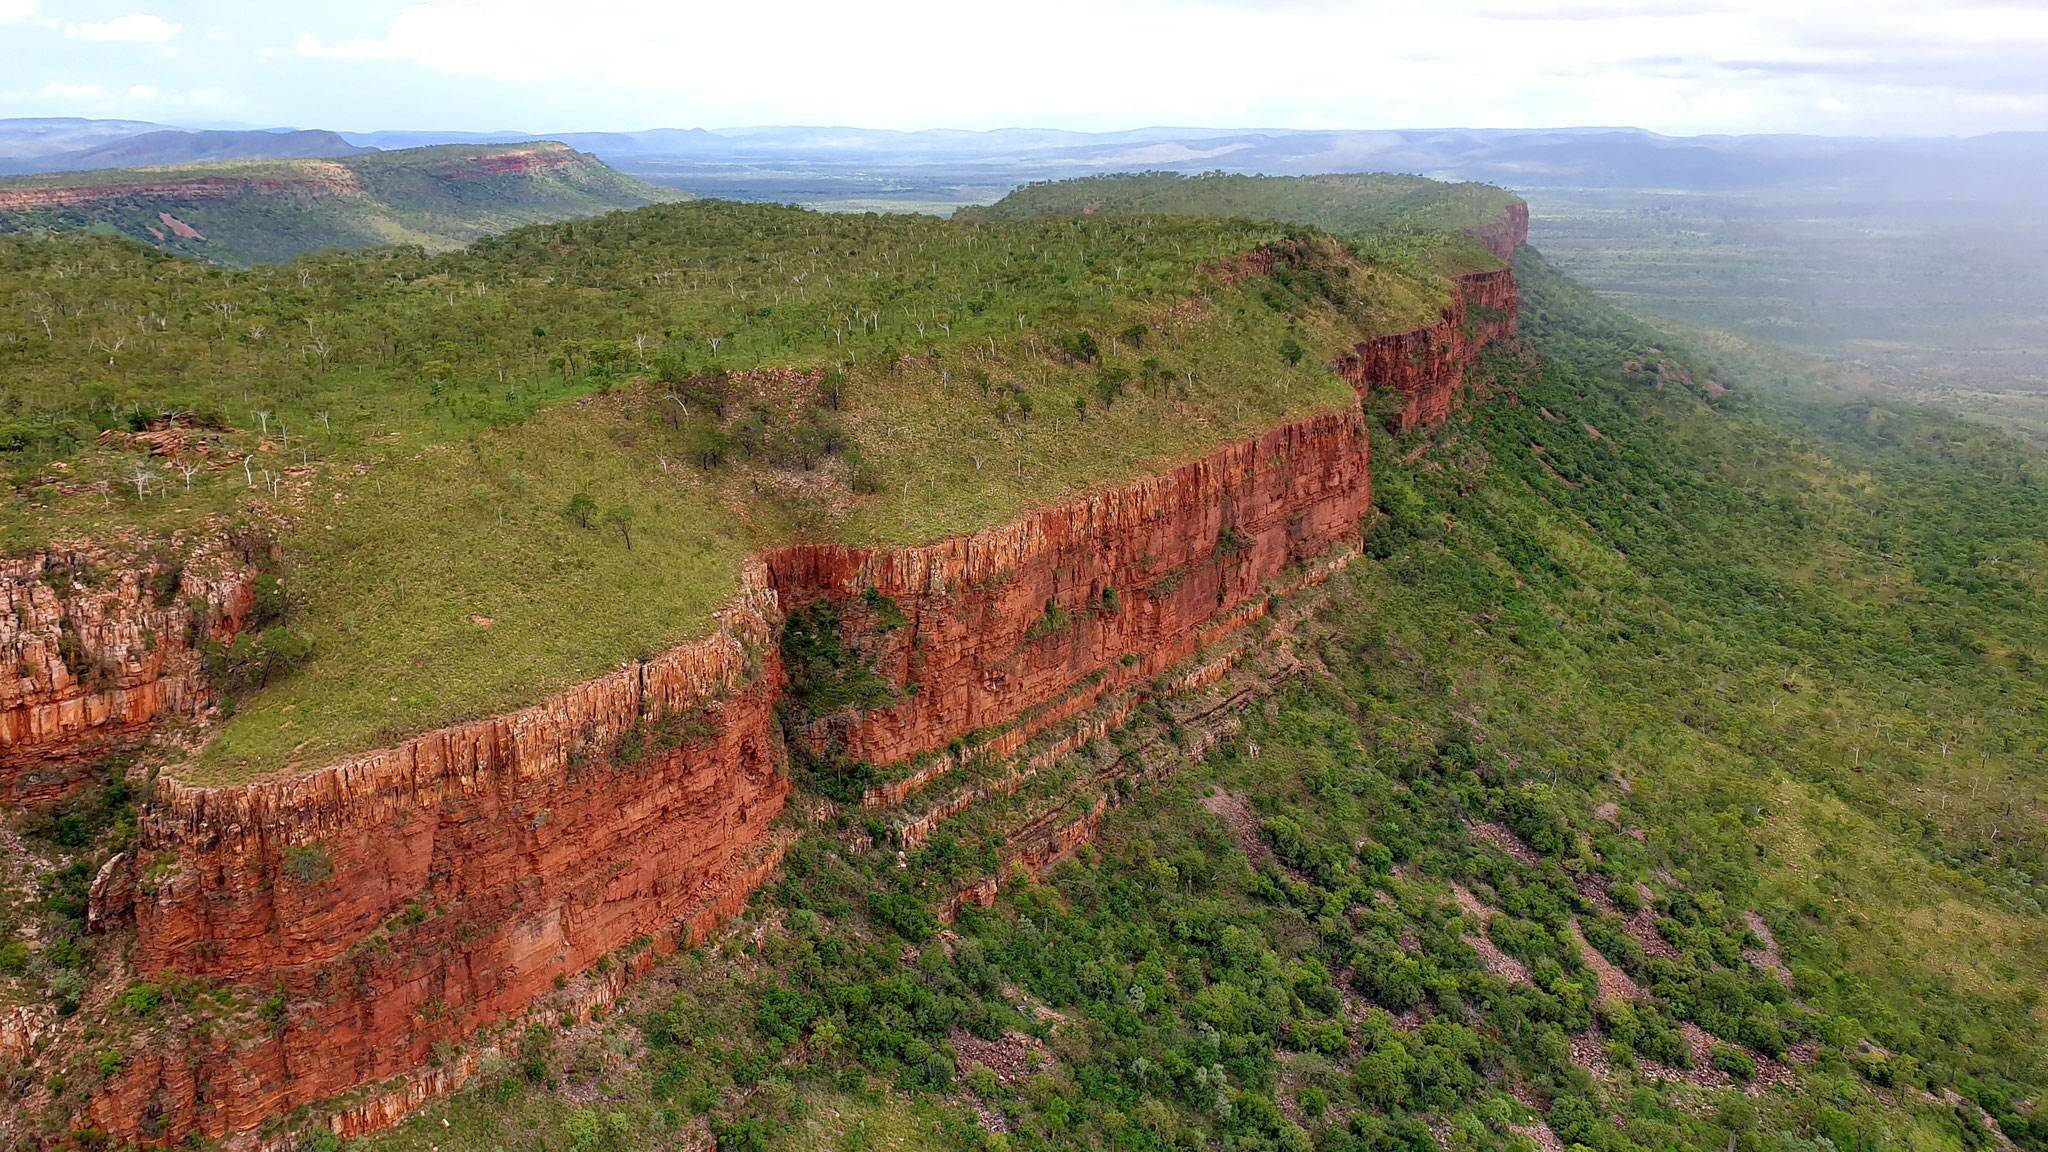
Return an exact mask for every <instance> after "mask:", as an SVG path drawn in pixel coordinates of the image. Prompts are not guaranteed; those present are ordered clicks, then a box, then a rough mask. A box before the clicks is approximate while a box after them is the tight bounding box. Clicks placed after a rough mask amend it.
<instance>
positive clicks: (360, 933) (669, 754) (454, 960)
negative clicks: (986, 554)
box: [92, 565, 789, 1143]
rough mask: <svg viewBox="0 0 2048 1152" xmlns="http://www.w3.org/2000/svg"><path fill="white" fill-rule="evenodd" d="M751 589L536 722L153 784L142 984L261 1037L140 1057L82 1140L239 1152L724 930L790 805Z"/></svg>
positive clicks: (236, 1034) (761, 625) (185, 1034)
mask: <svg viewBox="0 0 2048 1152" xmlns="http://www.w3.org/2000/svg"><path fill="white" fill-rule="evenodd" d="M762 575H763V572H762V569H761V568H760V566H758V565H755V566H753V567H752V568H751V569H750V570H749V572H748V573H747V576H746V580H745V587H744V590H743V592H742V594H741V596H740V597H739V598H738V599H737V600H736V601H735V603H734V604H733V605H732V606H731V607H729V608H728V609H727V610H726V611H725V612H724V613H723V614H722V616H721V619H720V621H719V624H718V627H717V629H716V630H715V631H714V633H713V635H712V636H710V637H709V638H708V639H706V640H703V641H700V642H697V643H695V644H690V645H686V646H684V647H682V648H678V649H674V650H672V651H670V652H668V653H666V654H664V655H662V656H660V657H657V658H655V659H653V660H649V661H646V662H643V663H639V664H635V665H632V666H630V667H628V668H626V669H624V670H622V671H620V672H617V673H614V674H612V675H610V676H607V677H605V678H603V679H601V680H597V681H593V682H591V683H588V684H584V685H580V686H578V687H577V688H575V689H572V690H570V691H568V692H564V693H561V694H560V695H557V696H555V697H553V698H551V699H549V700H548V701H547V702H545V703H543V704H541V705H538V706H536V707H533V708H528V709H525V710H523V711H520V712H516V713H513V714H512V715H509V716H502V717H494V718H492V719H489V720H483V721H478V722H475V723H471V724H463V725H457V726H454V727H451V728H445V729H442V730H439V731H436V732H432V733H429V734H427V735H425V736H421V737H419V738H417V739H414V740H410V741H407V742H406V743H405V744H403V745H401V746H399V747H397V748H393V749H388V750H385V751H381V752H373V753H369V754H367V755H364V756H360V757H356V758H354V759H352V760H349V761H346V762H344V763H341V764H338V765H335V766H333V767H330V768H328V769H325V770H323V771H320V772H317V773H314V774H312V775H309V776H306V777H302V778H299V779H294V780H284V781H275V782H265V783H260V784H252V785H247V786H244V787H239V788H192V787H187V786H184V785H181V784H177V783H175V782H167V783H165V784H164V785H163V786H162V792H163V795H162V796H161V798H160V800H159V803H158V804H157V805H155V806H154V807H153V808H152V809H151V811H150V812H149V814H148V816H147V818H146V821H145V825H144V828H143V842H144V848H143V850H142V854H141V857H140V859H139V860H138V861H137V869H136V872H137V876H138V881H137V883H136V885H135V887H134V896H133V899H134V916H135V922H136V927H137V929H138V937H139V939H138V944H137V947H136V950H135V953H134V957H133V964H134V967H135V968H136V970H138V971H141V972H150V973H155V972H165V971H172V972H178V973H181V974H183V975H186V976H193V977H202V978H210V979H218V980H225V981H229V982H233V983H236V984H240V985H242V986H243V987H245V988H247V989H249V990H251V994H252V995H256V996H266V995H267V996H271V997H273V999H272V1001H271V1007H270V1008H269V1009H267V1013H268V1015H267V1018H266V1023H267V1024H268V1026H269V1027H268V1030H267V1032H263V1033H259V1034H258V1036H256V1037H254V1038H252V1037H251V1036H249V1035H247V1034H244V1033H243V1031H242V1030H240V1029H229V1030H227V1031H225V1032H218V1031H216V1032H210V1033H209V1032H206V1031H204V1030H190V1031H177V1032H173V1033H172V1034H171V1036H170V1038H169V1039H168V1040H167V1041H166V1042H165V1043H162V1044H158V1045H155V1046H153V1047H152V1048H151V1049H150V1050H149V1051H146V1052H137V1053H135V1054H134V1058H133V1059H132V1060H131V1062H130V1063H129V1065H128V1066H127V1067H125V1068H124V1069H123V1071H122V1073H121V1074H120V1076H119V1077H117V1078H116V1082H115V1083H114V1084H113V1085H111V1086H110V1090H109V1091H107V1092H104V1093H102V1094H101V1095H99V1096H97V1097H95V1099H94V1102H93V1106H92V1119H93V1121H94V1126H95V1127H98V1128H101V1129H103V1130H107V1131H114V1132H122V1133H131V1132H132V1133H137V1134H140V1135H143V1136H146V1137H150V1138H153V1139H158V1140H162V1141H165V1142H172V1143H174V1142H178V1141H181V1140H184V1139H186V1138H187V1137H189V1136H190V1135H193V1134H195V1133H196V1134H200V1135H204V1136H221V1135H225V1134H227V1133H231V1132H240V1131H245V1130H248V1129H250V1128H252V1127H255V1126H256V1125H258V1124H260V1123H261V1122H262V1121H263V1119H264V1118H265V1117H267V1116H270V1115H273V1114H276V1113H278V1112H282V1111H288V1110H290V1109H292V1108H295V1107H297V1106H299V1105H302V1104H305V1103H308V1102H311V1101H314V1100H320V1099H326V1098H329V1097H334V1096H337V1095H340V1094H343V1093H345V1092H348V1091H350V1090H351V1089H354V1088H356V1087H358V1086H360V1085H364V1084H369V1083H374V1082H377V1081H380V1080H383V1079H385V1078H387V1077H391V1076H394V1075H398V1074H403V1073H410V1072H413V1071H415V1070H417V1069H420V1068H422V1067H425V1066H427V1065H428V1064H429V1063H430V1062H431V1061H432V1059H433V1056H434V1051H435V1046H436V1045H437V1044H443V1043H460V1042H462V1041H464V1040H466V1039H468V1038H469V1037H470V1036H471V1035H473V1034H474V1033H475V1032H476V1031H477V1030H478V1029H479V1028H481V1027H484V1026H487V1025H490V1024H493V1023H495V1022H498V1021H500V1020H503V1019H506V1018H508V1017H512V1016H516V1015H517V1014H518V1013H519V1012H520V1011H522V1010H523V1009H525V1008H526V1006H527V1005H528V1004H530V1003H532V1002H533V1001H534V1000H535V999H537V998H539V997H540V996H541V995H542V994H544V993H545V992H547V991H548V990H549V989H551V988H552V987H554V986H555V983H556V981H557V980H558V979H559V978H566V977H568V976H570V975H573V974H576V973H579V972H582V971H584V970H585V969H587V968H590V967H591V966H593V965H594V964H596V963H597V961H598V959H599V957H601V956H604V955H606V954H608V953H613V952H616V951H618V950H620V949H629V950H636V951H640V950H647V949H663V950H666V949H672V948H674V947H676V946H678V945H679V944H688V943H692V942H694V941H696V940H699V939H701V938H702V937H703V936H704V934H706V933H708V932H709V930H710V929H711V928H712V927H713V926H714V925H715V924H716V923H717V921H718V920H719V919H721V918H722V917H724V916H726V915H730V914H731V913H732V912H734V911H736V910H737V901H738V900H741V899H744V896H745V893H746V892H747V891H749V890H751V888H752V886H753V884H755V883H758V882H759V880H760V879H761V873H760V871H759V869H758V868H757V867H753V866H750V860H751V858H752V857H754V856H755V855H757V849H758V848H759V846H760V845H762V844H763V843H765V842H767V841H768V838H769V824H770V822H771V821H773V820H774V818H775V817H776V816H777V815H778V814H779V813H780V812H781V810H782V805H783V800H784V798H785V796H786V795H787V794H788V790H789V782H788V779H787V777H786V776H785V775H783V774H782V773H781V772H780V771H779V767H780V765H781V763H782V756H781V755H780V750H779V748H778V746H777V740H776V726H775V725H774V723H773V719H772V712H773V704H774V699H775V696H776V693H777V692H778V691H779V689H780V687H781V684H782V671H781V665H780V661H779V657H778V655H777V652H776V648H775V645H774V642H773V640H774V629H775V627H776V624H777V622H778V618H777V615H776V611H775V596H774V593H773V592H772V591H771V590H770V589H769V588H768V587H767V586H766V584H765V583H764V582H763V580H762V578H761V577H762ZM756 863H758V862H756ZM636 944H637V948H636V947H635V946H636Z"/></svg>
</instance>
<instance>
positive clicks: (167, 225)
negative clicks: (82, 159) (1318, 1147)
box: [0, 141, 687, 265]
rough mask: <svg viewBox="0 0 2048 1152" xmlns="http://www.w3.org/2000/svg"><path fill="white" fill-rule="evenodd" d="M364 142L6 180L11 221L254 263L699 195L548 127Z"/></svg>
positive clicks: (455, 241) (462, 236)
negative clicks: (627, 168)
mask: <svg viewBox="0 0 2048 1152" xmlns="http://www.w3.org/2000/svg"><path fill="white" fill-rule="evenodd" d="M126 143H128V142H122V144H126ZM121 146H122V145H121V144H117V145H114V146H113V147H115V148H119V147H121ZM356 151H357V150H356V149H354V148H352V147H350V146H348V145H346V143H345V142H341V147H340V150H339V151H337V153H336V155H337V157H338V158H336V159H326V160H271V161H232V162H223V163H214V164H195V165H186V166H178V167H157V168H117V169H104V170H100V171H91V172H79V173H64V174H53V175H43V176H28V177H19V178H15V179H9V180H0V231H6V232H23V231H36V230H74V229H90V230H94V231H98V232H102V233H113V234H118V235H121V236H125V237H127V238H128V239H131V240H135V241H138V242H140V243H143V244H146V245H149V246H150V247H153V248H157V249H160V250H162V251H166V252H174V253H177V254H179V255H184V256H190V257H193V258H195V259H199V260H203V261H208V262H212V263H221V264H234V265H250V264H257V263H265V262H274V261H282V260H290V259H293V258H295V257H297V256H301V255H304V254H305V253H308V252H316V251H319V250H321V249H325V248H366V247H374V246H380V245H393V244H410V245H418V246H419V247H422V248H425V249H427V250H429V251H443V250H446V249H449V248H454V247H457V246H459V245H462V244H466V243H468V242H470V241H472V240H474V239H476V238H477V237H479V236H482V235H485V234H487V233H492V232H499V231H504V230H506V229H509V228H514V227H518V226H520V225H525V224H534V223H539V222H544V221H552V220H563V219H571V218H575V217H582V216H594V215H598V214H601V213H604V212H610V211H614V210H617V209H621V208H637V207H641V206H643V205H647V204H654V203H658V202H662V201H670V200H678V199H684V198H687V194H686V193H681V192H677V191H675V190H673V189H665V188H657V187H655V186H654V185H651V184H643V183H641V182H640V181H638V180H635V179H633V178H632V177H629V176H624V175H621V174H620V173H618V172H616V171H613V170H612V169H611V168H609V167H607V166H606V165H605V164H604V163H603V162H602V161H600V160H597V159H596V158H594V157H592V156H589V155H587V154H584V153H581V152H577V151H575V150H573V149H571V148H568V147H566V146H564V145H561V144H555V143H550V142H545V141H543V142H538V143H533V144H521V145H511V146H486V147H474V146H462V145H449V146H443V147H436V148H415V149H408V150H405V151H399V152H367V153H361V154H357V155H349V154H348V153H351V152H356Z"/></svg>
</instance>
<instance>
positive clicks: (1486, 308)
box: [1337, 268, 1521, 432]
mask: <svg viewBox="0 0 2048 1152" xmlns="http://www.w3.org/2000/svg"><path fill="white" fill-rule="evenodd" d="M1455 289H1456V290H1455V291H1454V292H1453V293H1452V296H1451V303H1450V304H1449V305H1448V306H1446V307H1445V308H1444V310H1443V315H1442V318H1441V319H1439V320H1438V321H1437V322H1436V323H1434V324H1432V325H1430V326H1429V327H1427V328H1417V329H1414V330H1413V331H1409V332H1397V333H1394V334H1393V335H1389V336H1377V337H1374V338H1373V339H1371V340H1368V341H1366V342H1365V343H1363V344H1360V345H1358V346H1357V347H1356V348H1355V349H1354V350H1353V352H1352V354H1350V355H1348V356H1344V357H1342V358H1341V359H1339V360H1338V362H1337V370H1338V371H1339V372H1340V373H1342V374H1343V376H1344V378H1345V379H1347V380H1349V381H1350V382H1351V385H1352V387H1354V388H1357V389H1358V390H1359V391H1360V392H1361V393H1366V392H1370V391H1371V390H1372V389H1375V388H1391V389H1393V390H1394V391H1396V392H1399V393H1400V394H1401V395H1403V396H1405V397H1407V398H1408V402H1407V404H1406V405H1405V406H1404V407H1402V408H1401V410H1400V411H1399V412H1397V413H1395V414H1394V415H1392V416H1391V417H1390V418H1389V421H1388V423H1389V424H1390V425H1391V426H1393V427H1395V428H1397V429H1398V430H1400V431H1403V432H1406V431H1410V430H1412V429H1415V428H1428V427H1433V426H1435V425H1438V424H1441V423H1443V422H1444V421H1445V420H1448V419H1450V415H1451V412H1452V411H1453V410H1454V409H1455V408H1456V407H1457V406H1458V405H1459V404H1460V403H1462V402H1463V397H1464V394H1465V370H1466V369H1467V368H1469V367H1471V365H1472V364H1473V362H1474V361H1475V360H1476V359H1477V357H1478V354H1479V349H1481V348H1483V347H1485V346H1486V345H1487V344H1488V343H1489V342H1491V341H1494V340H1499V339H1503V338H1505V337H1507V336H1509V335H1511V334H1512V333H1513V332H1514V330H1515V316H1516V313H1517V311H1518V310H1519V308H1520V305H1521V297H1520V294H1519V292H1518V291H1517V289H1516V285H1515V274H1514V270H1513V269H1510V268H1502V269H1498V270H1496V271H1491V272H1472V273H1468V274H1466V275H1464V276H1460V277H1458V278H1457V281H1456V285H1455Z"/></svg>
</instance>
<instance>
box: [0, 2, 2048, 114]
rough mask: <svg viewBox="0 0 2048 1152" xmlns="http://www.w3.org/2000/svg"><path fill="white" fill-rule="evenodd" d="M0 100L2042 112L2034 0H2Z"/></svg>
mask: <svg viewBox="0 0 2048 1152" xmlns="http://www.w3.org/2000/svg"><path fill="white" fill-rule="evenodd" d="M0 116H86V117H103V118H125V119H137V120H152V121H158V122H162V123H169V124H178V125H182V126H187V127H274V126H285V125H289V126H296V127H313V128H332V129H337V130H344V131H350V130H353V131H369V130H374V129H421V130H471V131H494V130H508V129H509V130H521V131H532V132H562V131H574V130H582V131H597V130H622V131H623V130H633V129H639V128H654V127H677V128H689V127H725V126H738V125H755V124H838V125H857V126H861V127H868V128H897V129H921V128H970V129H972V128H999V127H1037V128H1069V129H1077V130H1106V129H1119V128H1131V127H1138V126H1144V125H1158V124H1167V125H1177V126H1205V127H1265V128H1412V127H1452V126H1459V127H1490V128H1526V127H1558V126H1570V125H1632V126H1635V127H1641V128H1648V129H1651V130H1654V131H1660V132H1668V133H1673V134H1696V133H1707V132H1731V133H1736V132H1807V133H1820V134H1829V135H1867V134H1879V135H1888V134H1901V135H1967V134H1976V133H1982V132H1993V131H2002V130H2013V129H2035V130H2038V129H2048V0H2014V2H2008V3H1991V2H1981V0H1954V2H1952V3H1947V4H1942V3H1935V2H1925V0H1923V2H1913V3H1907V2H1900V0H1854V2H1848V0H1818V2H1802V0H1641V2H1637V3H1615V2H1610V0H1384V2H1369V3H1357V2H1343V0H1212V2H1208V3H1184V2H1178V0H1030V2H1029V3H1024V4H987V3H974V2H971V0H953V2H950V3H934V2H929V0H907V2H901V3H884V4H877V3H873V2H869V3H845V2H843V0H831V2H827V0H775V2H772V3H759V2H756V3H734V2H732V0H719V2H716V3H706V2H703V0H448V2H429V3H397V2H391V0H287V2H284V3H279V2H276V0H267V2H261V3H252V2H247V0H110V2H105V3H101V2H96V0H78V2H67V0H0Z"/></svg>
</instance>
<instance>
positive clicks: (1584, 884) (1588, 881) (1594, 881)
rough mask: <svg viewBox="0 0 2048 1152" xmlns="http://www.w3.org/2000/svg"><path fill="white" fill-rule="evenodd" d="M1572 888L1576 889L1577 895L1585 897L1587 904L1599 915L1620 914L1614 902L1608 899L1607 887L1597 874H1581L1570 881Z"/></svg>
mask: <svg viewBox="0 0 2048 1152" xmlns="http://www.w3.org/2000/svg"><path fill="white" fill-rule="evenodd" d="M1572 886H1573V887H1574V888H1577V889H1578V891H1579V895H1581V896H1583V897H1585V898H1586V902H1587V903H1588V904H1591V905H1592V906H1593V907H1595V908H1597V909H1599V910H1600V914H1601V915H1603V916H1609V915H1619V914H1620V912H1621V909H1619V908H1616V907H1615V906H1614V901H1613V900H1612V899H1610V898H1609V897H1608V895H1607V885H1606V883H1604V882H1603V880H1602V878H1601V876H1600V874H1599V873H1597V872H1581V873H1579V874H1578V875H1577V876H1576V877H1574V878H1573V879H1572Z"/></svg>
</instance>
